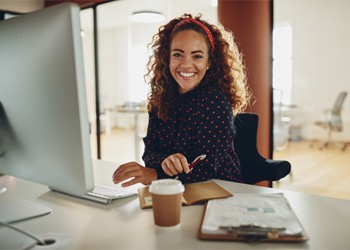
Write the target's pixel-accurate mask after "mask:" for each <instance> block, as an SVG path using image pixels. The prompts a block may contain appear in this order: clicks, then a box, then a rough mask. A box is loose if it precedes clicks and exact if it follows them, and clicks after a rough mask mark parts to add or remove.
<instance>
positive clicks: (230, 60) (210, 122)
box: [113, 14, 250, 187]
mask: <svg viewBox="0 0 350 250" xmlns="http://www.w3.org/2000/svg"><path fill="white" fill-rule="evenodd" d="M152 49H153V51H154V55H153V56H151V57H150V60H149V62H148V65H147V66H148V74H147V75H146V77H148V79H149V80H150V82H149V83H150V87H151V91H150V94H149V97H148V110H149V124H148V129H147V135H146V137H145V138H144V143H145V152H144V154H143V157H142V158H143V160H144V162H145V167H144V166H142V165H140V164H138V163H136V162H129V163H126V164H123V165H121V166H120V167H119V168H118V169H117V170H116V171H115V172H114V174H113V181H114V183H116V184H117V183H121V182H124V181H126V180H127V181H126V182H124V183H123V184H122V186H124V187H126V186H130V185H133V184H136V183H138V182H141V183H143V184H145V185H148V184H150V183H151V182H152V181H153V180H156V179H162V178H175V177H177V178H179V179H180V180H181V181H182V182H183V183H191V182H197V181H206V180H209V179H222V180H229V181H235V182H241V172H240V163H239V159H238V157H237V155H236V153H235V149H234V137H235V132H236V131H235V126H234V124H233V121H234V113H239V112H242V111H243V110H244V108H245V107H246V106H247V104H248V101H249V97H250V95H249V91H248V90H247V87H246V77H245V71H244V65H243V63H242V58H241V55H240V53H239V52H238V49H237V46H236V44H235V43H234V42H233V37H232V34H231V33H230V32H229V31H227V30H225V29H223V28H222V27H221V26H215V25H212V24H209V23H208V22H206V21H204V20H202V19H201V16H197V17H195V18H192V16H191V15H189V14H185V15H183V16H182V17H180V18H176V19H173V20H171V21H170V22H169V23H167V24H165V25H164V26H162V27H160V29H159V31H158V34H156V35H155V36H154V37H153V43H152ZM202 154H205V155H206V158H205V159H204V160H203V161H202V162H200V163H199V164H198V165H197V166H196V167H194V168H193V169H192V170H191V171H190V169H189V163H190V162H191V161H193V160H194V159H195V158H196V157H197V156H199V155H202Z"/></svg>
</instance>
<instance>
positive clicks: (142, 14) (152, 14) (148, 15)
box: [130, 10, 165, 23]
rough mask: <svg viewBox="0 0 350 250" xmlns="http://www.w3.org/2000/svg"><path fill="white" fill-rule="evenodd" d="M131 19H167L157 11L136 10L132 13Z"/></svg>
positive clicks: (143, 20)
mask: <svg viewBox="0 0 350 250" xmlns="http://www.w3.org/2000/svg"><path fill="white" fill-rule="evenodd" d="M130 18H131V20H132V21H134V22H139V23H159V22H162V21H164V20H165V16H164V15H163V14H162V13H160V12H157V11H150V10H144V11H136V12H134V13H132V15H131V17H130Z"/></svg>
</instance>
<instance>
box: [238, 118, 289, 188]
mask: <svg viewBox="0 0 350 250" xmlns="http://www.w3.org/2000/svg"><path fill="white" fill-rule="evenodd" d="M258 121H259V117H258V115H257V114H254V113H242V114H238V115H237V116H236V117H235V125H236V128H237V135H236V137H235V150H236V152H237V155H238V157H239V159H240V162H241V171H242V178H243V182H244V183H246V184H256V183H258V182H260V181H270V187H271V186H272V181H278V180H280V179H282V178H283V177H285V176H287V175H288V174H289V173H290V171H291V164H290V163H289V162H288V161H283V160H282V161H281V160H272V159H266V158H264V157H262V156H261V155H260V153H259V152H258V149H257V145H256V142H257V131H258Z"/></svg>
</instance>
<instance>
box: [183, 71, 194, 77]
mask: <svg viewBox="0 0 350 250" xmlns="http://www.w3.org/2000/svg"><path fill="white" fill-rule="evenodd" d="M180 75H181V76H183V77H191V76H194V73H186V72H180Z"/></svg>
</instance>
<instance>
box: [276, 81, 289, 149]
mask: <svg viewBox="0 0 350 250" xmlns="http://www.w3.org/2000/svg"><path fill="white" fill-rule="evenodd" d="M285 107H286V105H284V104H283V91H282V90H281V89H276V88H274V89H273V149H274V150H284V149H286V148H287V146H288V143H289V130H290V124H291V118H290V117H288V116H285V115H283V110H284V109H285Z"/></svg>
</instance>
